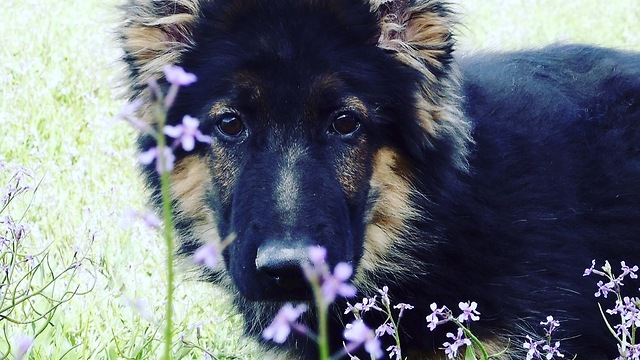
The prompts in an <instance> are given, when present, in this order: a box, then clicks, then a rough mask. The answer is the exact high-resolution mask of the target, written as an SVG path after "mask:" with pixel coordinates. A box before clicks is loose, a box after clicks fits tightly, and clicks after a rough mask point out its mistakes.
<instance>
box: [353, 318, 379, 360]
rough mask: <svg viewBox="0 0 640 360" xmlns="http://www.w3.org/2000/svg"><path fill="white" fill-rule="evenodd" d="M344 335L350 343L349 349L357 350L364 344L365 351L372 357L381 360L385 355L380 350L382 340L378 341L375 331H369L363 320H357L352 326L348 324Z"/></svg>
mask: <svg viewBox="0 0 640 360" xmlns="http://www.w3.org/2000/svg"><path fill="white" fill-rule="evenodd" d="M343 335H344V338H345V340H347V341H348V342H349V344H348V345H347V347H348V348H350V349H355V348H357V347H358V346H360V345H362V344H364V350H365V351H366V352H368V353H369V355H371V356H372V357H374V358H376V359H379V358H381V357H382V356H383V355H384V353H383V352H382V349H381V348H380V340H378V338H377V337H376V335H375V334H374V333H373V330H371V329H369V328H368V327H367V325H365V323H364V321H362V320H356V321H354V322H352V323H351V324H347V326H346V327H345V330H344V333H343Z"/></svg>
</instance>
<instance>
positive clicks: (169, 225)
mask: <svg viewBox="0 0 640 360" xmlns="http://www.w3.org/2000/svg"><path fill="white" fill-rule="evenodd" d="M156 109H157V111H156V118H157V119H158V129H159V131H158V135H157V139H156V141H157V144H158V149H161V150H160V151H159V152H158V159H157V161H159V162H160V164H162V165H161V166H164V164H166V162H165V159H164V157H165V152H164V148H165V146H166V140H165V137H164V133H163V132H162V129H163V128H164V125H165V122H166V116H167V115H166V109H165V108H164V107H163V106H162V105H160V104H158V106H157V107H156ZM169 182H170V178H169V172H168V171H166V169H165V171H162V172H161V174H160V192H161V196H162V216H163V219H164V241H165V245H166V247H167V263H166V266H167V307H166V315H165V318H166V319H165V321H166V325H165V330H164V356H163V359H165V360H170V359H171V345H172V336H173V277H174V273H173V260H174V259H173V257H174V254H173V214H172V212H171V190H170V187H169Z"/></svg>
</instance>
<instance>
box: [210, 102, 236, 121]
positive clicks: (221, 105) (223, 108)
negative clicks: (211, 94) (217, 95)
mask: <svg viewBox="0 0 640 360" xmlns="http://www.w3.org/2000/svg"><path fill="white" fill-rule="evenodd" d="M228 111H232V109H231V107H230V106H229V104H228V103H227V102H226V101H220V102H217V103H215V104H213V106H212V107H211V109H210V110H209V116H211V117H216V116H218V115H221V114H224V113H225V112H228Z"/></svg>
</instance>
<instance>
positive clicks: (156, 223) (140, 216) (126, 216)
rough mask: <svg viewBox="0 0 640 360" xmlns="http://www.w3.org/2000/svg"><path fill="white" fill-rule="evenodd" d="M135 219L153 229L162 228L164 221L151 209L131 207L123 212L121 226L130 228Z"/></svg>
mask: <svg viewBox="0 0 640 360" xmlns="http://www.w3.org/2000/svg"><path fill="white" fill-rule="evenodd" d="M134 220H142V221H143V222H144V224H145V225H146V226H148V227H149V228H151V229H158V228H160V225H162V222H161V221H160V219H159V218H158V216H157V215H156V214H155V213H153V212H151V211H145V212H142V211H136V210H133V209H129V210H126V211H124V212H123V213H122V215H121V219H120V226H121V227H122V228H125V229H126V228H129V227H130V226H131V224H132V223H133V221H134ZM74 250H75V249H74ZM76 252H79V251H76Z"/></svg>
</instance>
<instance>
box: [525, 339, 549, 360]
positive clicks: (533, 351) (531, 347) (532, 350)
mask: <svg viewBox="0 0 640 360" xmlns="http://www.w3.org/2000/svg"><path fill="white" fill-rule="evenodd" d="M526 337H527V341H525V342H524V344H522V347H523V348H525V349H527V357H526V360H532V359H533V358H534V356H535V358H536V359H540V356H541V355H540V351H539V350H538V345H540V344H541V343H543V342H544V341H533V339H531V337H530V336H529V335H527V336H526Z"/></svg>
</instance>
